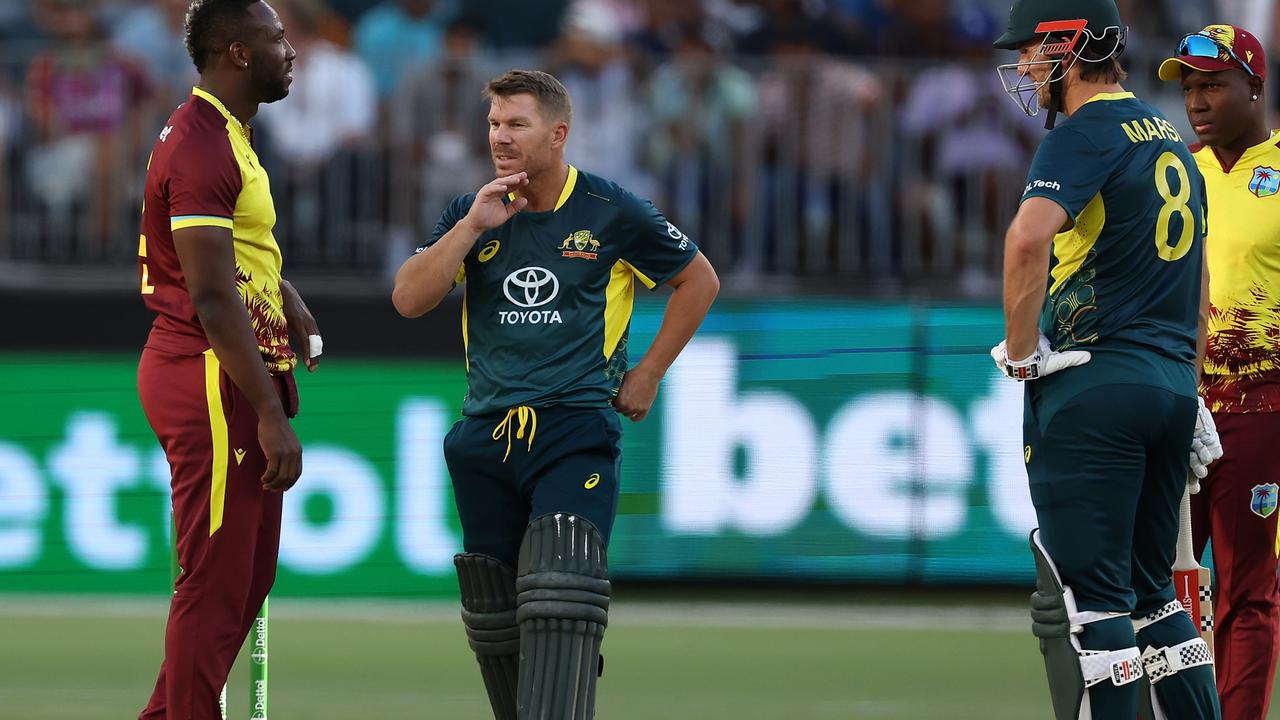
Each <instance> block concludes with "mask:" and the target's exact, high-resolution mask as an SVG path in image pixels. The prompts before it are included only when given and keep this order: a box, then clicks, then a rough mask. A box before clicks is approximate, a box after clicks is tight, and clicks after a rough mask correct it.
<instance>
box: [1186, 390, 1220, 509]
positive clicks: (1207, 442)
mask: <svg viewBox="0 0 1280 720" xmlns="http://www.w3.org/2000/svg"><path fill="white" fill-rule="evenodd" d="M1196 402H1197V403H1198V407H1197V408H1196V430H1195V432H1194V433H1193V434H1192V435H1191V474H1190V475H1188V476H1187V484H1188V486H1189V487H1188V489H1189V490H1190V491H1191V494H1192V495H1195V494H1196V493H1198V492H1200V481H1201V480H1203V479H1204V478H1205V477H1206V476H1207V475H1208V474H1209V465H1210V464H1211V463H1212V462H1213V461H1214V460H1217V459H1218V458H1220V457H1222V440H1221V439H1219V438H1218V426H1217V425H1215V424H1214V422H1213V415H1212V414H1211V413H1210V412H1209V408H1207V407H1205V405H1204V398H1202V397H1197V398H1196Z"/></svg>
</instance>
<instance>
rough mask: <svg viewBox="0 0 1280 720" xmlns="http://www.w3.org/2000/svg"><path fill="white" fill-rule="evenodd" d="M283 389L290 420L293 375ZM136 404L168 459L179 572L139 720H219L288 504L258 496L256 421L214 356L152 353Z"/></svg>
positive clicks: (261, 459)
mask: <svg viewBox="0 0 1280 720" xmlns="http://www.w3.org/2000/svg"><path fill="white" fill-rule="evenodd" d="M275 380H276V387H277V391H278V392H279V393H280V398H281V401H282V402H283V403H284V407H285V411H286V413H287V414H288V415H289V417H293V416H294V415H296V414H297V405H298V404H297V388H296V386H295V385H294V381H293V375H292V374H291V373H286V374H283V375H279V376H276V378H275ZM138 394H139V397H140V398H141V400H142V409H143V411H144V412H145V413H146V416H147V421H148V422H149V423H150V424H151V428H152V429H153V430H154V431H155V434H156V437H157V438H158V439H159V440H160V444H161V446H162V447H163V448H164V452H165V456H166V457H167V458H168V460H169V467H170V470H171V478H172V480H171V485H172V488H173V512H174V533H175V536H176V539H177V547H178V565H179V567H180V568H181V571H180V573H179V575H178V579H177V582H176V584H175V585H174V592H173V600H172V602H171V603H170V606H169V621H168V625H167V626H166V628H165V638H164V662H163V663H162V664H161V665H160V676H159V678H158V679H157V680H156V687H155V691H154V692H153V693H152V695H151V701H150V702H149V703H148V704H147V708H146V709H145V710H143V711H142V714H141V715H139V720H158V719H160V718H165V719H167V720H216V719H217V718H219V717H220V713H219V708H218V697H219V694H220V693H221V691H222V687H223V685H224V684H225V683H226V680H227V674H228V673H229V672H230V670H231V665H232V663H233V662H234V661H235V658H236V655H237V654H238V653H239V650H240V646H241V645H242V644H243V643H244V639H245V636H246V635H247V634H248V633H249V629H250V626H251V625H252V623H253V620H254V617H255V616H256V615H257V612H258V609H259V608H260V607H261V606H262V601H263V600H264V599H265V598H266V596H267V593H268V592H269V591H270V590H271V585H272V583H273V582H274V581H275V575H276V556H277V553H278V551H279V547H280V508H281V498H282V493H280V492H276V491H270V490H265V489H264V488H263V487H262V484H261V478H262V473H263V472H264V470H265V469H266V458H265V456H264V455H263V453H262V448H261V446H259V445H258V416H257V414H256V413H255V412H254V410H253V408H252V407H251V406H250V404H249V401H248V399H247V398H246V397H245V396H244V394H243V393H241V392H240V390H239V389H238V388H236V386H235V385H234V383H232V382H231V378H230V377H229V376H228V375H227V374H226V372H225V371H224V370H223V369H222V368H221V365H220V364H219V362H218V359H217V358H216V357H215V356H214V354H213V351H212V350H207V351H205V352H204V353H203V354H201V355H172V354H168V353H164V352H160V351H157V350H154V349H150V348H148V349H146V350H144V351H143V353H142V359H141V361H140V362H139V364H138Z"/></svg>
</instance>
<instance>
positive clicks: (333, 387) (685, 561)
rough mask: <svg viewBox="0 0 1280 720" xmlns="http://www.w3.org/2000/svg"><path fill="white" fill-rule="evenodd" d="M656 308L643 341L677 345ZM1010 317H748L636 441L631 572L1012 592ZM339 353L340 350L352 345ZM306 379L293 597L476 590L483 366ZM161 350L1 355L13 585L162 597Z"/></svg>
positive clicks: (726, 320) (3, 487)
mask: <svg viewBox="0 0 1280 720" xmlns="http://www.w3.org/2000/svg"><path fill="white" fill-rule="evenodd" d="M660 318H661V305H658V304H641V305H640V306H639V307H638V308H637V313H636V317H635V321H634V325H633V336H634V337H633V342H632V347H636V348H643V347H646V346H647V344H648V340H649V338H651V337H652V335H653V333H654V332H655V331H656V328H657V325H658V322H659V320H660ZM1000 327H1001V325H1000V317H999V313H998V311H996V310H994V309H991V308H976V309H973V308H957V309H951V308H928V307H912V306H867V305H854V304H850V303H835V302H830V303H820V302H813V303H806V302H770V303H768V304H767V305H766V304H733V303H723V304H721V305H720V306H718V308H717V310H716V312H715V313H713V315H712V316H711V317H710V318H708V321H707V323H706V325H705V326H704V329H703V331H702V332H701V333H700V334H699V336H698V338H697V339H696V340H695V342H694V343H693V344H692V345H691V346H690V347H689V348H688V350H687V351H686V352H685V354H684V355H683V356H682V358H681V360H680V361H679V362H678V363H677V365H676V366H675V367H673V368H672V370H671V372H670V374H669V375H668V377H667V379H666V381H665V383H664V385H663V389H662V393H661V395H660V400H659V404H658V405H657V406H656V407H655V410H654V412H653V413H652V414H651V415H650V416H649V419H648V420H646V421H645V422H643V423H641V424H639V425H631V424H629V423H628V427H627V435H626V440H625V450H624V485H623V487H624V493H623V496H622V500H621V506H620V517H619V520H618V524H617V528H616V530H615V534H614V538H613V542H612V546H611V562H610V564H611V566H612V569H613V572H614V574H615V575H616V576H617V577H618V578H651V579H705V578H748V579H761V580H790V579H806V580H816V581H852V582H891V583H899V582H954V581H961V580H962V581H964V582H968V583H972V582H974V581H981V582H992V583H1008V582H1021V581H1024V580H1026V579H1027V578H1028V577H1029V565H1030V563H1029V558H1028V556H1027V555H1026V553H1025V550H1024V548H1025V537H1026V533H1027V531H1028V530H1029V529H1030V528H1031V527H1032V526H1033V525H1034V514H1033V513H1032V510H1031V506H1030V500H1029V496H1028V492H1027V488H1026V477H1025V472H1024V471H1023V465H1022V454H1021V443H1020V440H1019V438H1020V433H1021V420H1020V418H1021V390H1020V388H1019V386H1017V385H1016V384H1014V383H1011V382H1007V381H1001V380H1000V378H999V377H998V376H997V375H996V373H995V371H994V369H993V368H992V366H991V362H990V360H989V358H988V357H987V355H986V348H987V347H989V346H990V344H991V343H992V342H993V341H995V340H996V339H997V338H998V337H999V332H1000ZM327 349H328V348H327ZM332 350H333V352H332V353H331V354H330V356H329V358H328V359H327V362H326V363H325V364H324V366H322V368H321V371H320V372H318V373H316V374H315V375H307V374H305V373H303V374H302V377H300V378H299V385H300V392H301V395H302V414H301V415H300V416H299V418H298V420H297V425H296V426H297V428H298V432H299V435H300V437H301V438H302V440H303V444H304V448H305V451H304V462H305V467H306V470H305V473H304V475H303V478H302V480H301V481H300V482H299V484H298V485H297V486H296V487H295V488H294V489H293V490H291V491H289V493H288V494H287V495H286V502H285V530H284V533H283V537H282V542H281V550H280V575H279V579H278V582H277V586H276V591H277V594H281V595H302V596H369V595H380V596H387V595H399V596H409V597H428V596H440V595H451V594H453V593H454V592H456V584H455V581H454V579H453V573H452V561H451V559H452V555H453V553H455V552H457V551H459V549H460V545H461V539H460V534H459V530H458V525H457V519H456V517H455V515H454V513H453V510H452V504H453V501H452V497H451V493H450V490H449V479H448V476H447V474H446V471H445V466H444V460H443V457H442V453H441V441H442V438H443V437H444V434H445V432H446V431H447V430H448V428H449V426H450V424H451V423H452V422H453V421H454V420H455V419H456V417H457V413H458V409H459V407H460V404H461V399H462V395H463V393H464V392H465V378H464V376H463V372H462V368H461V363H460V362H456V363H455V362H447V363H438V362H437V363H417V362H403V361H388V360H358V361H352V360H346V359H343V358H342V355H341V353H340V350H341V349H340V348H332ZM135 365H136V358H135V357H128V356H119V355H112V356H90V355H74V356H73V355H58V356H39V357H33V356H29V355H15V354H9V355H0V372H2V373H3V376H4V377H5V379H6V381H5V385H4V390H2V391H0V400H3V402H4V406H5V408H6V412H5V413H4V414H3V416H0V592H4V591H9V592H73V591H95V592H102V591H107V592H120V593H150V592H154V593H160V592H164V591H165V586H166V583H167V579H168V569H167V568H168V543H169V538H168V527H167V524H168V512H169V511H168V507H167V496H166V493H167V486H168V468H167V465H166V464H165V461H164V457H163V454H162V453H161V452H160V449H159V447H158V445H157V443H156V442H155V439H154V437H153V436H152V435H151V431H150V428H149V427H148V426H147V423H146V420H145V418H144V417H143V416H142V412H141V409H140V407H139V405H138V401H137V396H136V392H135V389H134V376H135Z"/></svg>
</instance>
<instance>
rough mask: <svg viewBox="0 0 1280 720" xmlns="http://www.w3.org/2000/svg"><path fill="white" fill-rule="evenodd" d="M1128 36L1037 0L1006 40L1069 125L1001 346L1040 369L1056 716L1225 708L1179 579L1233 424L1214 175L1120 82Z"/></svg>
mask: <svg viewBox="0 0 1280 720" xmlns="http://www.w3.org/2000/svg"><path fill="white" fill-rule="evenodd" d="M1125 36H1126V29H1125V27H1124V25H1123V24H1122V23H1121V20H1120V14H1119V11H1118V10H1117V8H1116V5H1115V2H1114V0H1017V2H1015V3H1014V5H1013V9H1012V10H1011V11H1010V16H1009V28H1008V31H1007V32H1005V34H1004V35H1002V36H1001V37H1000V38H999V39H997V40H996V42H995V43H994V44H995V47H997V48H1000V49H1005V50H1013V51H1017V52H1018V62H1016V63H1012V64H1009V65H1005V66H1002V67H1001V68H1000V72H1001V77H1002V78H1003V79H1004V80H1005V87H1006V90H1008V91H1009V93H1010V95H1012V96H1014V98H1015V100H1017V101H1018V102H1019V104H1020V105H1021V106H1022V108H1023V109H1024V110H1025V111H1026V112H1027V113H1028V114H1030V115H1036V114H1038V113H1039V111H1040V110H1041V109H1045V110H1047V111H1048V116H1049V118H1048V120H1049V122H1048V126H1049V128H1050V132H1049V133H1048V135H1046V136H1045V138H1044V140H1043V141H1042V142H1041V145H1040V147H1039V149H1038V151H1037V153H1036V156H1035V159H1034V161H1033V162H1032V166H1031V170H1030V173H1029V175H1028V178H1027V184H1026V188H1025V190H1024V192H1023V195H1022V203H1021V205H1020V207H1019V210H1018V213H1017V215H1016V217H1015V218H1014V220H1013V223H1012V225H1011V226H1010V228H1009V231H1008V234H1007V236H1006V239H1005V269H1004V309H1005V333H1006V335H1005V340H1004V341H1003V342H1001V343H1000V344H999V345H998V346H996V347H995V348H994V349H992V351H991V354H992V358H993V359H994V360H995V362H996V366H997V367H998V368H999V369H1000V371H1001V372H1003V373H1005V374H1006V375H1007V376H1008V377H1010V378H1012V379H1014V380H1018V381H1021V382H1024V384H1025V401H1024V411H1023V424H1022V434H1023V444H1024V448H1023V453H1024V457H1025V458H1026V463H1027V475H1028V479H1029V481H1030V491H1031V499H1032V502H1033V504H1034V505H1035V509H1036V518H1037V520H1038V522H1039V528H1037V529H1036V530H1035V531H1033V532H1032V534H1031V547H1032V553H1033V556H1034V559H1035V568H1036V592H1035V593H1034V594H1033V595H1032V598H1031V606H1032V630H1033V633H1034V634H1035V635H1036V636H1037V637H1039V638H1040V649H1041V652H1042V653H1043V654H1044V662H1045V668H1046V671H1047V674H1048V681H1049V683H1048V684H1049V694H1050V698H1051V701H1052V704H1053V709H1054V714H1055V717H1056V718H1057V720H1079V719H1082V718H1092V719H1102V720H1132V719H1133V718H1135V717H1148V718H1170V719H1171V720H1184V719H1187V720H1189V719H1191V718H1197V719H1198V718H1217V717H1219V716H1220V715H1219V712H1220V711H1219V708H1218V698H1217V692H1216V689H1215V687H1214V681H1213V666H1212V658H1211V656H1210V652H1209V647H1208V645H1207V644H1206V643H1205V642H1204V640H1202V639H1200V637H1199V633H1198V629H1197V628H1196V626H1195V625H1194V623H1193V622H1192V620H1191V618H1190V616H1189V615H1188V614H1187V613H1186V612H1184V611H1183V610H1182V606H1181V605H1180V604H1179V603H1178V602H1177V601H1176V599H1175V592H1174V586H1173V581H1172V566H1173V560H1174V554H1175V549H1176V544H1177V536H1178V525H1179V523H1178V519H1179V507H1180V505H1181V500H1182V497H1183V494H1184V492H1185V491H1186V487H1187V477H1188V471H1189V469H1190V464H1191V463H1190V461H1189V456H1190V453H1189V452H1188V451H1189V448H1191V447H1192V446H1193V438H1195V437H1199V442H1200V443H1201V444H1202V445H1206V446H1210V445H1212V444H1213V443H1214V442H1216V440H1215V439H1214V438H1213V437H1211V429H1210V428H1209V427H1204V428H1203V429H1200V428H1201V427H1202V423H1203V421H1202V420H1201V415H1202V413H1201V411H1200V410H1199V409H1198V407H1202V406H1200V405H1199V404H1198V402H1197V398H1198V396H1197V390H1196V363H1197V350H1198V348H1199V337H1200V334H1201V331H1200V328H1199V324H1200V323H1199V320H1200V315H1201V307H1202V295H1203V294H1204V293H1205V292H1206V290H1205V283H1206V282H1207V280H1206V278H1205V276H1204V270H1203V265H1204V262H1203V254H1204V242H1203V238H1204V234H1205V222H1206V200H1205V190H1204V184H1203V179H1202V178H1201V176H1200V172H1199V171H1198V170H1197V169H1196V163H1195V160H1194V158H1192V156H1191V152H1190V151H1189V150H1188V149H1187V147H1186V145H1185V144H1184V143H1183V141H1182V138H1181V137H1179V135H1178V132H1177V131H1176V130H1175V129H1174V127H1173V125H1172V124H1170V123H1169V122H1168V121H1167V120H1166V119H1165V118H1164V117H1163V116H1161V114H1160V112H1159V111H1158V110H1156V109H1155V108H1154V107H1152V106H1151V105H1148V104H1147V103H1145V102H1143V101H1141V100H1139V99H1138V98H1137V97H1135V96H1134V95H1133V94H1132V93H1129V92H1126V91H1125V90H1124V88H1123V87H1122V86H1121V85H1120V83H1121V82H1123V80H1124V79H1125V77H1126V75H1125V72H1124V70H1123V69H1122V68H1121V66H1120V63H1119V61H1118V57H1119V56H1120V54H1121V52H1122V51H1123V49H1124V44H1125ZM1060 115H1061V116H1065V118H1060V117H1059V116H1060ZM1203 414H1204V415H1207V411H1205V412H1204V413H1203ZM1196 462H1200V459H1199V458H1198V457H1197V459H1196Z"/></svg>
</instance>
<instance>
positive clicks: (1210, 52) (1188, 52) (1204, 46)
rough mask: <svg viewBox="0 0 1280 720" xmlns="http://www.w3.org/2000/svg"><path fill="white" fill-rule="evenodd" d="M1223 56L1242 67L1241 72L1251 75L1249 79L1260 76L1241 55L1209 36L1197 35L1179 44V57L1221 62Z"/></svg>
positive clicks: (1186, 38) (1187, 37) (1190, 36)
mask: <svg viewBox="0 0 1280 720" xmlns="http://www.w3.org/2000/svg"><path fill="white" fill-rule="evenodd" d="M1223 55H1226V56H1227V57H1229V58H1231V59H1232V60H1234V61H1235V62H1236V64H1237V65H1239V66H1240V69H1241V70H1244V71H1245V72H1246V73H1248V74H1249V77H1257V76H1258V74H1257V73H1255V72H1254V71H1253V68H1251V67H1249V64H1248V63H1246V62H1245V61H1243V60H1241V59H1240V56H1239V55H1236V53H1235V51H1234V50H1232V49H1231V48H1229V47H1227V46H1226V45H1223V44H1222V43H1220V42H1218V41H1217V40H1214V39H1213V38H1211V37H1209V36H1208V35H1202V34H1200V33H1195V34H1192V35H1188V36H1186V37H1184V38H1182V42H1180V43H1178V56H1179V57H1199V58H1211V59H1213V60H1221V59H1222V56H1223Z"/></svg>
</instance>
